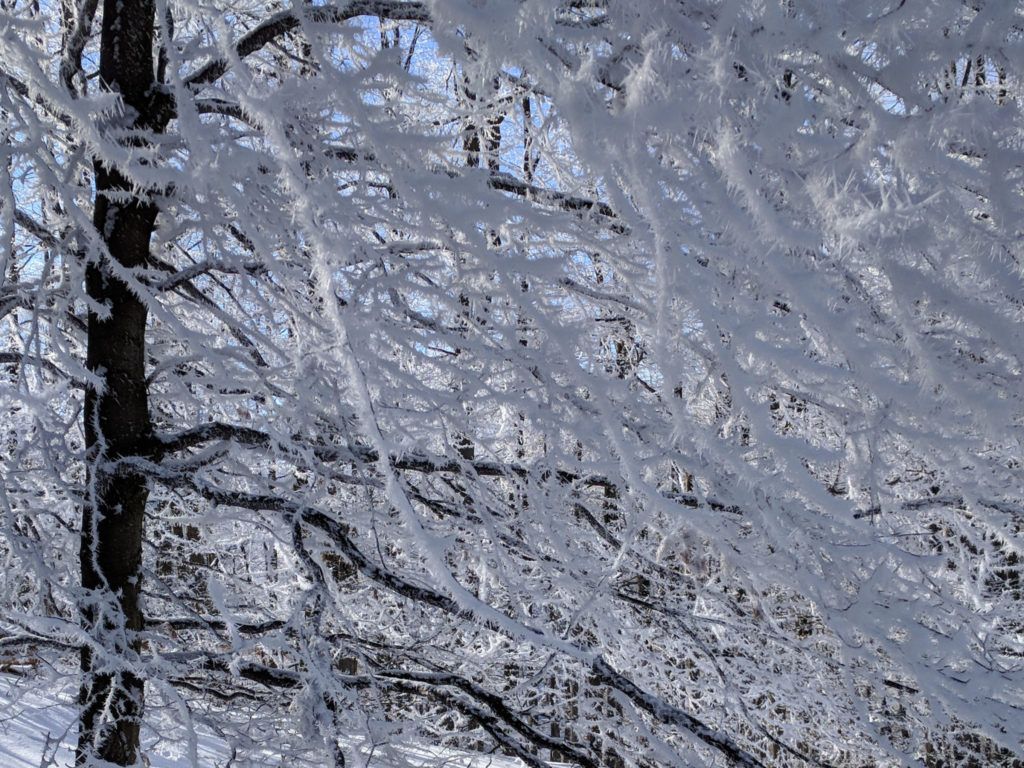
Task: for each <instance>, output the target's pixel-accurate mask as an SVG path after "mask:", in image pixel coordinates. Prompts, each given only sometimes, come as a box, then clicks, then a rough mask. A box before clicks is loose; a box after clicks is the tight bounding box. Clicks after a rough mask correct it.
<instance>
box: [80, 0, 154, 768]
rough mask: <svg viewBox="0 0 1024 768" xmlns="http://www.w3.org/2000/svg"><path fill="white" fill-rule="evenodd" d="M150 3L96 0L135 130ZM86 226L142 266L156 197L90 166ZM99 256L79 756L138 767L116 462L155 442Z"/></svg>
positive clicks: (90, 279)
mask: <svg viewBox="0 0 1024 768" xmlns="http://www.w3.org/2000/svg"><path fill="white" fill-rule="evenodd" d="M153 15H154V14H153V0H104V4H103V30H102V37H101V40H100V45H101V51H100V78H101V81H102V84H103V87H105V88H107V89H108V90H111V91H114V92H118V93H120V94H121V97H122V99H123V101H124V105H125V114H126V115H127V119H128V120H132V121H133V124H134V127H136V128H139V129H150V130H152V129H154V128H156V126H153V125H148V124H147V119H146V118H147V112H148V111H149V110H148V103H149V102H148V100H149V98H150V97H151V95H152V87H153V84H154V77H153ZM95 178H96V200H95V207H94V211H93V223H94V225H95V227H96V230H97V232H98V233H99V234H100V236H101V237H102V238H103V241H104V242H105V244H106V246H107V249H108V251H109V257H110V260H111V262H116V263H117V264H119V265H120V266H121V267H123V268H127V269H132V268H137V267H141V266H143V265H144V264H145V263H146V261H147V259H148V257H149V242H150V236H151V235H152V233H153V228H154V225H155V221H156V213H157V210H156V206H155V205H154V204H153V203H152V202H150V201H149V200H148V198H147V196H146V195H145V193H138V192H137V191H136V193H135V195H134V197H133V198H132V199H130V200H128V201H126V200H125V199H124V198H122V197H120V196H119V195H120V194H125V193H132V192H133V189H134V188H133V185H132V184H131V183H130V182H129V181H128V179H126V178H125V177H124V175H122V173H121V172H119V171H118V170H116V169H113V168H108V167H105V166H103V165H102V164H101V163H99V162H98V161H97V163H96V164H95ZM111 262H107V261H106V260H100V261H94V262H93V263H91V264H90V265H89V266H88V268H87V272H86V290H87V292H88V295H89V298H90V299H91V300H92V301H94V302H96V303H97V304H99V305H102V306H103V307H105V308H106V309H107V310H108V311H109V314H107V315H106V316H105V317H101V316H99V315H98V314H96V312H95V310H94V309H90V313H89V327H88V348H87V365H88V367H89V370H90V371H92V372H93V373H95V374H96V376H97V377H98V378H99V379H100V380H101V381H102V382H103V386H102V387H101V388H91V387H90V388H89V389H88V390H87V391H86V395H85V440H86V449H87V456H88V492H87V494H86V498H85V502H84V504H83V508H82V540H81V555H80V556H81V569H82V586H83V588H84V590H85V600H84V602H83V605H82V619H83V622H84V625H85V629H86V632H87V633H88V636H89V639H90V643H91V645H87V646H83V649H82V657H81V664H82V688H81V694H80V696H81V701H80V703H81V712H80V722H79V739H78V751H77V755H76V764H77V765H79V766H82V765H90V764H92V763H94V762H96V761H106V762H108V763H113V764H115V765H134V764H135V763H136V762H137V761H138V760H139V758H140V753H139V727H140V720H141V716H142V704H143V680H142V678H141V677H139V675H138V674H137V669H138V652H139V639H138V632H139V631H140V630H141V629H142V609H141V605H140V602H139V594H140V591H141V582H142V578H141V577H142V569H141V566H142V537H143V532H144V516H145V508H146V498H147V496H148V488H147V485H146V478H145V476H144V475H143V474H141V473H140V472H138V471H134V470H130V469H128V468H127V467H125V466H123V465H122V466H118V462H119V460H121V459H124V458H126V457H130V456H138V455H145V454H146V453H147V447H148V445H149V444H150V443H151V439H152V425H151V422H150V418H149V405H148V402H147V392H146V376H145V347H146V316H147V307H146V305H145V303H144V302H143V301H141V300H140V299H139V298H138V296H136V295H135V293H133V292H132V290H131V289H130V288H129V286H128V285H126V284H125V283H124V281H122V280H120V279H119V278H117V277H114V276H113V275H112V274H111V270H110V269H109V267H108V264H110V263H111Z"/></svg>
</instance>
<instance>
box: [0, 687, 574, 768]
mask: <svg viewBox="0 0 1024 768" xmlns="http://www.w3.org/2000/svg"><path fill="white" fill-rule="evenodd" d="M74 697H75V692H74V690H72V689H70V688H68V689H66V690H63V691H56V690H54V691H52V692H46V693H45V694H44V693H40V692H39V691H38V690H37V689H36V688H35V687H34V686H29V685H28V684H26V681H25V679H24V678H22V677H19V676H16V675H9V674H0V768H71V767H72V766H73V765H74V744H75V737H76V729H75V725H74V724H75V707H74ZM144 752H145V754H146V757H147V759H148V760H149V764H150V766H151V768H222V767H223V768H227V766H228V765H229V764H230V766H231V768H246V766H247V765H248V763H247V761H240V760H237V759H236V760H234V761H232V760H231V756H230V753H229V750H228V748H227V746H226V745H225V744H224V743H223V742H221V741H220V740H218V739H217V738H216V737H214V736H213V735H212V734H208V735H206V737H205V738H204V737H202V736H201V737H200V739H199V741H198V744H197V758H198V760H197V762H193V761H192V760H191V759H190V758H189V756H188V755H187V754H185V753H184V750H182V749H181V747H180V745H169V744H167V743H163V744H154V743H149V744H144ZM360 752H361V753H362V757H363V760H362V761H361V762H359V763H357V764H356V765H358V766H359V768H393V767H395V768H397V766H399V765H401V766H403V768H409V767H410V766H412V767H413V768H416V767H419V768H428V767H429V766H445V768H522V763H521V762H519V761H518V760H515V759H509V758H500V757H494V756H490V755H472V754H458V753H453V752H451V751H440V750H434V749H431V748H429V747H410V746H403V747H401V748H400V749H397V750H394V749H388V750H381V749H379V748H378V749H376V750H372V752H371V751H370V750H368V749H361V750H360ZM271 764H274V763H271ZM261 765H267V763H265V762H264V763H261ZM551 765H552V768H558V766H559V764H557V763H552V764H551ZM282 768H284V767H283V766H282Z"/></svg>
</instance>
